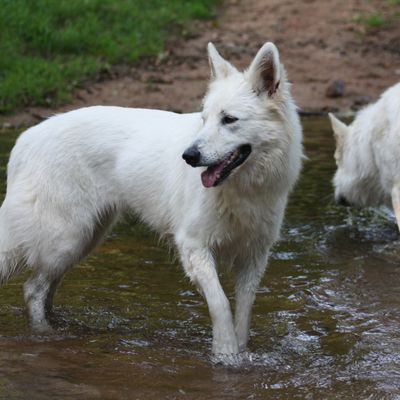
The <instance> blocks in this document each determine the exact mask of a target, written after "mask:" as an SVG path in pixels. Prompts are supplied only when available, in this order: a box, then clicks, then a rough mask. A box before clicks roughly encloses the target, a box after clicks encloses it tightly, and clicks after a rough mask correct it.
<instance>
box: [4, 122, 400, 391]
mask: <svg viewBox="0 0 400 400" xmlns="http://www.w3.org/2000/svg"><path fill="white" fill-rule="evenodd" d="M303 122H304V130H305V145H306V152H307V156H308V157H309V160H308V161H306V163H305V166H304V171H303V175H302V178H301V180H300V182H299V184H298V186H297V188H296V190H295V192H294V193H293V195H292V196H291V201H290V204H289V208H288V212H287V216H286V222H285V226H284V229H283V232H282V240H281V241H280V242H279V244H278V245H276V246H275V247H274V250H273V253H272V256H271V260H270V265H269V268H268V271H267V273H266V275H265V277H264V279H263V282H262V285H261V288H260V290H259V293H258V297H257V300H256V304H255V306H254V310H253V311H254V316H253V323H252V330H251V340H250V345H249V353H248V354H247V355H246V356H245V357H244V359H243V362H242V363H241V364H240V365H239V366H236V367H226V366H222V365H217V364H215V363H213V362H211V360H210V356H209V351H210V346H211V329H210V321H209V317H208V312H207V308H206V306H205V305H204V302H203V300H202V298H201V297H200V296H199V295H198V294H197V293H196V292H195V290H194V289H193V287H192V286H191V285H190V283H189V282H188V280H187V279H186V278H185V277H184V275H183V272H182V271H181V268H180V266H179V264H178V263H177V262H175V261H174V260H173V257H172V256H171V254H170V253H169V251H168V249H167V248H166V246H164V245H163V244H161V245H160V244H159V241H158V238H157V236H156V235H155V234H154V233H152V232H150V231H149V230H148V229H147V228H145V227H144V226H142V225H140V224H138V223H136V222H135V221H127V222H123V223H121V224H119V225H118V226H117V227H116V229H115V230H114V232H113V233H112V234H111V235H110V237H109V238H108V239H107V240H106V242H105V243H104V244H103V245H102V246H101V247H100V248H99V249H97V251H96V252H95V253H94V254H93V255H92V256H91V257H90V258H88V259H87V260H86V261H85V262H84V263H82V264H81V265H80V266H78V267H76V268H74V269H73V270H72V271H71V272H70V273H69V274H68V275H67V276H66V278H65V280H64V281H63V283H62V285H61V287H60V290H59V292H58V294H57V296H56V302H55V303H56V308H55V313H56V319H55V320H54V323H55V325H56V326H57V331H56V333H55V334H54V335H53V336H48V337H37V336H32V335H31V334H30V332H29V329H28V325H27V321H26V316H25V309H24V305H23V300H22V282H23V281H24V279H26V276H27V275H24V276H20V277H18V278H17V279H15V280H12V281H11V282H10V283H9V284H8V285H7V286H6V287H4V288H2V289H1V290H0V399H221V398H222V399H225V398H226V399H347V398H349V399H350V398H354V399H367V398H368V399H369V398H371V399H397V398H400V311H399V310H400V307H399V306H400V296H399V294H400V275H399V272H400V271H399V260H400V251H399V249H400V246H399V237H398V233H397V228H396V225H395V223H394V219H393V216H392V215H391V213H390V211H388V210H385V209H379V210H372V209H371V210H370V209H368V210H352V211H351V212H350V211H349V210H347V209H345V208H340V207H337V206H335V205H334V204H333V198H332V188H331V179H332V175H333V173H334V169H335V166H334V162H333V146H334V143H333V138H332V134H331V130H330V128H329V125H328V121H327V119H326V118H308V119H304V121H303ZM15 137H16V133H10V134H4V135H1V136H0V176H1V177H2V178H3V179H2V182H4V176H5V165H6V162H7V158H8V152H9V150H10V148H11V146H12V144H13V142H14V140H15ZM1 192H2V193H3V194H4V186H2V187H1ZM222 278H223V281H224V283H225V285H226V286H227V287H228V288H230V289H231V282H230V281H229V278H228V277H226V276H223V277H222ZM230 293H232V291H231V290H230Z"/></svg>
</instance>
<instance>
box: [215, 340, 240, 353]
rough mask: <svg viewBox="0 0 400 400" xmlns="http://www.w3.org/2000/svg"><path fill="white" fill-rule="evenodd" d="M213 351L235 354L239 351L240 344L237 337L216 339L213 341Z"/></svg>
mask: <svg viewBox="0 0 400 400" xmlns="http://www.w3.org/2000/svg"><path fill="white" fill-rule="evenodd" d="M213 353H214V354H216V355H234V354H238V353H239V345H238V342H237V340H236V337H232V338H231V339H230V340H226V339H225V340H224V341H223V342H221V341H215V342H214V343H213Z"/></svg>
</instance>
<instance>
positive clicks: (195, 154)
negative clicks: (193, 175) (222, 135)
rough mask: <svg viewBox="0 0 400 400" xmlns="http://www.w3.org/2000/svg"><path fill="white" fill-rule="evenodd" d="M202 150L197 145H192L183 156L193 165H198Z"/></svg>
mask: <svg viewBox="0 0 400 400" xmlns="http://www.w3.org/2000/svg"><path fill="white" fill-rule="evenodd" d="M200 156H201V154H200V151H199V149H198V148H197V146H191V147H189V148H188V149H186V150H185V152H184V153H183V154H182V158H183V159H184V160H185V161H186V162H187V163H188V164H189V165H191V166H192V167H196V166H197V165H198V164H199V162H200Z"/></svg>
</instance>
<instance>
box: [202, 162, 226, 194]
mask: <svg viewBox="0 0 400 400" xmlns="http://www.w3.org/2000/svg"><path fill="white" fill-rule="evenodd" d="M224 166H225V163H223V162H222V163H221V164H217V165H214V166H212V167H208V168H207V169H206V170H205V171H204V172H202V173H201V182H202V183H203V186H204V187H206V188H209V187H212V186H214V184H215V182H216V181H217V179H218V174H219V173H220V172H221V171H222V170H223V169H224Z"/></svg>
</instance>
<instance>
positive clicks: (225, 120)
mask: <svg viewBox="0 0 400 400" xmlns="http://www.w3.org/2000/svg"><path fill="white" fill-rule="evenodd" d="M238 119H239V118H236V117H232V115H225V116H223V117H222V119H221V122H222V125H228V124H233V123H234V122H236V121H237V120H238Z"/></svg>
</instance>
